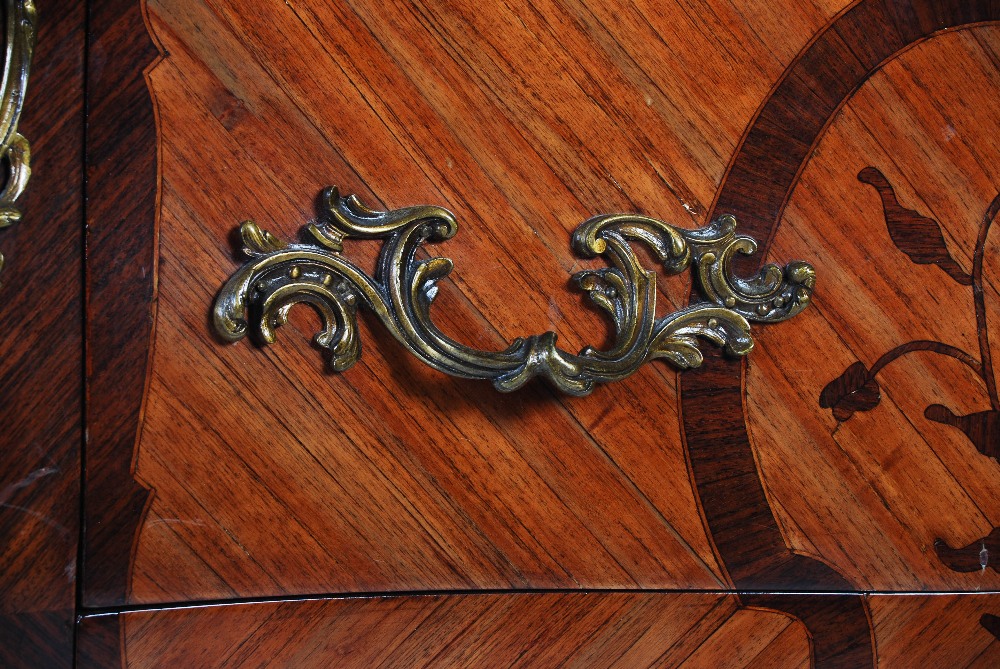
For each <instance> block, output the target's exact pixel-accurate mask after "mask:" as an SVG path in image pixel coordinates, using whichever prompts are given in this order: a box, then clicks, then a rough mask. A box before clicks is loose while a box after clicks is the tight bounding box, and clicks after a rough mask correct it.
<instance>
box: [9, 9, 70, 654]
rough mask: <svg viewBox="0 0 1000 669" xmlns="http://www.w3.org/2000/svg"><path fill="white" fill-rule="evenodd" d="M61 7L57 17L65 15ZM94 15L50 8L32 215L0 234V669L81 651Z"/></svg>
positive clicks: (25, 126)
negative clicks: (77, 628) (86, 223)
mask: <svg viewBox="0 0 1000 669" xmlns="http://www.w3.org/2000/svg"><path fill="white" fill-rule="evenodd" d="M57 14H58V16H57ZM83 21H84V12H83V8H82V7H78V6H66V7H63V8H62V9H60V10H59V11H58V12H54V11H51V10H50V8H46V7H41V8H40V11H39V22H38V38H37V48H36V51H35V58H34V63H33V65H32V69H31V77H30V82H29V85H28V94H27V98H26V100H25V104H24V114H23V116H22V119H21V123H20V126H19V130H20V131H21V133H23V134H24V135H25V136H26V137H27V138H28V140H29V141H30V143H31V151H32V165H31V169H32V175H31V180H30V182H29V184H28V189H27V191H26V192H25V193H24V195H23V196H22V198H21V199H20V201H19V202H18V205H19V206H20V207H21V209H22V211H23V214H24V215H23V218H22V220H21V222H20V223H18V224H17V225H15V226H13V227H10V228H7V229H4V230H2V231H0V250H2V251H3V254H4V256H5V258H6V266H5V267H4V269H3V272H2V273H0V282H2V285H0V666H4V667H42V666H45V667H60V666H70V665H71V663H72V659H73V621H74V606H75V592H74V587H75V583H76V555H77V535H78V527H79V500H80V497H79V471H80V442H81V424H82V395H83V364H82V358H81V354H80V351H81V346H82V328H83V325H82V318H83V294H82V293H83V291H82V287H81V280H80V277H81V273H82V271H83V269H82V239H83V195H82V184H83V169H82V164H81V156H82V153H83V59H84V35H83Z"/></svg>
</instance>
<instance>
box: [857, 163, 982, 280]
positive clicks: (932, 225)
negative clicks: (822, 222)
mask: <svg viewBox="0 0 1000 669" xmlns="http://www.w3.org/2000/svg"><path fill="white" fill-rule="evenodd" d="M858 181H861V182H862V183H866V184H869V185H870V186H872V187H874V188H875V190H876V191H878V194H879V198H880V199H881V200H882V211H883V213H884V215H885V225H886V227H887V228H888V229H889V237H891V238H892V243H893V244H895V245H896V248H898V249H899V250H900V251H902V252H903V253H905V254H906V255H908V256H909V257H910V260H912V261H913V262H915V263H917V264H918V265H937V266H938V267H940V268H941V269H942V270H944V272H945V273H946V274H948V276H950V277H951V278H952V279H954V280H955V281H957V282H958V283H960V284H962V285H963V286H971V285H972V277H971V276H969V274H968V273H967V272H965V271H964V270H963V269H962V268H961V267H960V266H959V264H958V263H957V262H955V259H954V258H952V257H951V254H950V253H948V246H947V245H946V244H945V241H944V235H943V234H941V226H940V225H939V224H938V222H937V221H935V220H934V219H933V218H928V217H926V216H922V215H921V214H919V213H918V212H916V211H914V210H913V209H907V208H906V207H904V206H902V205H901V204H900V203H899V200H897V199H896V192H895V191H894V190H893V188H892V184H890V183H889V180H888V179H886V178H885V175H884V174H882V173H881V172H879V171H878V170H877V169H875V168H874V167H866V168H865V169H863V170H861V172H860V173H858Z"/></svg>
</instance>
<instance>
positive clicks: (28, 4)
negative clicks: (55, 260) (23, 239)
mask: <svg viewBox="0 0 1000 669" xmlns="http://www.w3.org/2000/svg"><path fill="white" fill-rule="evenodd" d="M4 17H5V19H6V40H5V46H6V48H5V51H4V73H3V82H2V83H0V159H6V161H7V165H8V170H9V172H8V174H7V180H6V184H5V185H4V188H3V190H2V191H0V228H6V227H9V226H11V225H13V224H14V223H16V222H18V221H19V220H21V211H20V210H19V209H18V208H17V207H16V206H15V203H16V202H17V199H18V198H19V197H20V196H21V193H23V192H24V189H25V188H27V186H28V178H29V177H30V176H31V147H30V146H29V144H28V140H27V139H25V137H24V135H22V134H21V133H19V132H18V131H17V123H18V121H19V120H20V118H21V110H22V108H23V106H24V97H25V94H26V92H27V89H28V74H29V73H30V70H31V58H32V56H33V55H34V52H35V19H36V14H35V3H34V2H33V0H6V2H5V3H4ZM3 263H4V260H3V254H0V269H2V268H3Z"/></svg>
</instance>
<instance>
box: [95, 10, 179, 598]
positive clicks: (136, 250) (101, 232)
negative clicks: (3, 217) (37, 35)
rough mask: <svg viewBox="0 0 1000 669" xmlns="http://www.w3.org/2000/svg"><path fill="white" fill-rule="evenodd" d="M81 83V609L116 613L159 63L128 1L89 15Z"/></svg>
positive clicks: (134, 524) (145, 309) (153, 190)
mask: <svg viewBox="0 0 1000 669" xmlns="http://www.w3.org/2000/svg"><path fill="white" fill-rule="evenodd" d="M89 29H90V42H89V46H90V49H89V53H88V57H89V66H88V71H87V85H88V96H87V99H88V101H89V102H88V107H87V118H88V120H87V155H86V167H87V200H88V206H87V226H88V233H87V260H86V265H87V278H86V283H87V408H86V413H87V430H88V437H87V444H86V453H85V460H84V490H85V500H86V504H85V505H84V538H83V541H84V549H83V565H82V575H81V576H82V582H83V588H82V595H83V604H84V605H85V606H113V605H117V604H124V603H125V601H126V597H127V590H128V574H129V565H130V562H131V555H132V547H133V544H134V541H135V536H136V533H137V531H138V528H139V526H140V524H141V520H142V516H143V513H144V509H145V507H146V504H147V502H148V498H149V495H150V492H149V491H148V490H147V489H146V488H145V487H143V486H142V485H141V484H140V483H138V482H137V481H136V480H135V478H134V471H133V455H134V451H135V445H136V440H137V433H138V430H139V426H140V421H141V413H142V400H143V397H144V395H145V389H146V375H147V365H148V356H149V350H150V346H151V341H152V328H153V316H154V309H155V285H156V279H155V273H156V226H155V221H156V216H157V205H158V199H157V198H158V190H159V175H158V174H157V151H156V149H155V147H156V146H157V131H156V122H155V121H156V119H155V110H154V108H153V103H152V101H151V99H150V96H149V91H148V89H147V87H146V80H145V77H144V76H143V70H142V69H141V67H128V66H123V64H125V63H138V64H152V63H154V62H155V60H156V59H157V58H158V57H159V55H160V54H159V51H158V50H157V48H156V46H155V45H154V43H153V42H152V41H151V38H150V36H149V33H148V32H147V30H146V25H145V21H144V19H143V15H142V8H141V6H140V3H138V2H135V0H118V1H116V2H103V3H93V4H91V5H90V20H89Z"/></svg>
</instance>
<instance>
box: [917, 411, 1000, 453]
mask: <svg viewBox="0 0 1000 669" xmlns="http://www.w3.org/2000/svg"><path fill="white" fill-rule="evenodd" d="M924 416H925V417H926V418H927V419H928V420H932V421H934V422H935V423H943V424H945V425H951V426H952V427H957V428H958V429H959V430H961V431H962V432H964V433H965V436H966V437H968V438H969V441H971V442H972V443H973V445H974V446H975V447H976V449H977V450H978V451H979V452H980V453H982V454H983V455H985V456H986V457H988V458H1000V411H992V410H991V411H980V412H978V413H971V414H969V415H967V416H959V415H956V414H955V413H953V412H952V411H951V410H950V409H948V408H947V407H944V406H941V405H940V404H932V405H930V406H929V407H927V409H926V410H925V411H924Z"/></svg>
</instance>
